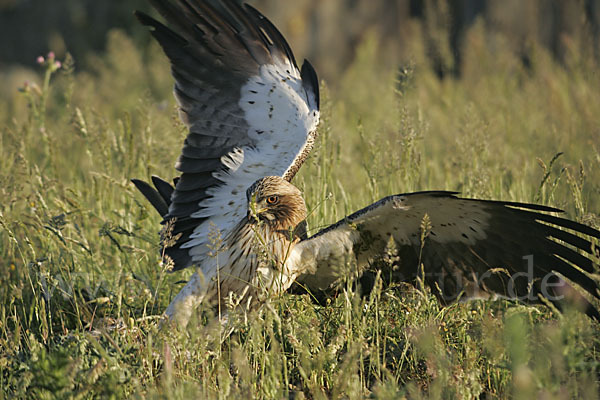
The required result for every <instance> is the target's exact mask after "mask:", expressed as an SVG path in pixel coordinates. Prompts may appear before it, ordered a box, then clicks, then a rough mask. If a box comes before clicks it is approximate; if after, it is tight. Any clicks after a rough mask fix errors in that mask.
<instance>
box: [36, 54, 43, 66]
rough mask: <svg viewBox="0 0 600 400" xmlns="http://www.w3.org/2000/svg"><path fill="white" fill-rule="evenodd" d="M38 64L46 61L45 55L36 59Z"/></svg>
mask: <svg viewBox="0 0 600 400" xmlns="http://www.w3.org/2000/svg"><path fill="white" fill-rule="evenodd" d="M36 61H37V63H38V64H43V63H44V61H45V60H44V57H43V56H38V58H37V59H36Z"/></svg>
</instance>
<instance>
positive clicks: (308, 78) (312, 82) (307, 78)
mask: <svg viewBox="0 0 600 400" xmlns="http://www.w3.org/2000/svg"><path fill="white" fill-rule="evenodd" d="M300 77H301V78H302V85H303V86H304V88H305V89H307V88H308V89H310V90H312V92H313V93H314V95H315V100H316V101H317V110H319V109H321V98H320V95H319V78H318V77H317V71H315V69H314V68H313V66H312V64H311V63H310V62H309V61H308V60H304V63H302V70H301V71H300ZM307 86H308V87H307Z"/></svg>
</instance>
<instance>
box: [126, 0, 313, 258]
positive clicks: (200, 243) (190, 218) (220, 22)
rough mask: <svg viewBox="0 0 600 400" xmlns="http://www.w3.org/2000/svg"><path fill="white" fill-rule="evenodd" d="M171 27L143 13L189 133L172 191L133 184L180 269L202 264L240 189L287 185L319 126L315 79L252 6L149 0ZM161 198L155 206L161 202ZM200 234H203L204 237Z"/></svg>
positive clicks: (227, 225)
mask: <svg viewBox="0 0 600 400" xmlns="http://www.w3.org/2000/svg"><path fill="white" fill-rule="evenodd" d="M150 2H151V3H152V5H153V6H154V8H156V9H157V10H158V11H159V12H160V14H162V16H163V17H164V18H165V19H166V20H167V21H168V22H169V24H170V25H171V26H172V28H173V29H170V28H167V27H166V26H165V25H163V24H162V23H160V22H158V21H156V20H155V19H153V18H151V17H149V16H148V15H146V14H143V13H141V12H137V13H136V16H137V17H138V19H139V20H140V21H141V22H142V23H143V24H144V25H147V26H150V27H152V28H153V29H152V35H153V36H154V37H155V38H156V39H157V40H158V42H159V43H160V45H161V46H162V48H163V50H164V51H165V53H166V55H167V56H168V57H169V59H170V61H171V70H172V74H173V76H174V78H175V97H176V99H177V102H178V103H179V106H180V110H181V111H180V115H181V118H182V120H183V121H184V122H185V123H186V125H187V126H188V127H189V135H188V136H187V138H186V139H185V143H184V146H183V151H182V154H181V156H180V157H179V160H178V161H177V164H176V165H175V168H176V169H177V170H179V171H180V172H181V177H180V178H179V179H178V180H177V181H176V184H175V188H174V189H173V188H170V185H169V184H168V183H166V182H164V181H162V180H160V179H156V178H155V179H153V181H154V183H155V186H156V189H155V188H152V187H151V186H150V185H148V184H145V183H143V182H141V181H134V183H135V184H136V186H137V187H138V188H139V189H140V190H141V191H142V193H144V195H146V197H148V199H149V200H151V202H152V204H153V205H154V206H155V207H156V208H157V210H159V212H161V211H164V209H165V207H166V208H167V212H166V213H161V214H162V215H163V217H164V222H166V221H169V220H172V219H175V222H174V225H173V227H172V230H171V232H170V235H171V236H173V237H175V238H177V240H176V243H175V245H172V246H168V247H166V249H165V252H166V254H167V255H168V256H169V257H170V258H171V259H173V261H174V262H175V268H174V269H180V268H184V267H187V266H190V265H192V264H193V263H197V262H199V261H201V260H202V259H204V257H205V256H206V253H207V251H208V246H210V243H208V241H209V239H208V238H209V237H215V236H216V235H215V234H214V233H215V232H216V231H218V232H220V234H221V236H223V237H224V236H225V235H227V234H228V233H229V232H230V230H231V229H232V228H233V227H234V226H235V224H236V223H237V222H239V220H240V219H241V218H243V217H244V216H245V215H246V211H247V210H246V208H247V207H246V204H247V201H246V189H247V188H248V187H249V186H250V185H251V184H252V183H253V182H255V181H256V180H257V179H259V178H262V177H264V176H268V175H278V176H282V177H284V178H285V179H287V180H288V181H289V180H291V179H292V178H293V176H294V175H295V173H296V172H297V171H298V168H299V167H300V165H301V164H302V163H303V161H304V159H305V158H306V156H307V155H308V153H309V151H310V150H311V148H312V144H313V142H314V139H315V135H316V127H317V124H318V121H319V87H318V81H317V77H316V73H315V71H314V70H313V68H312V66H311V65H310V64H309V63H308V62H307V61H305V62H304V64H303V66H302V70H301V71H300V70H299V69H298V67H297V65H296V61H295V59H294V55H293V54H292V51H291V49H290V47H289V46H288V44H287V43H286V41H285V39H284V38H283V36H282V35H281V33H279V31H278V30H277V28H275V27H274V26H273V25H272V24H271V23H270V22H269V21H268V20H267V19H266V18H265V17H264V16H263V15H262V14H260V13H259V12H258V11H257V10H255V9H254V8H252V7H250V6H248V5H244V6H240V5H239V4H238V3H237V2H236V1H234V0H222V1H216V0H214V1H213V0H205V1H202V0H171V1H168V0H164V1H163V0H150ZM161 199H162V200H161ZM209 234H212V236H211V235H209Z"/></svg>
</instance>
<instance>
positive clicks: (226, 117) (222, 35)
mask: <svg viewBox="0 0 600 400" xmlns="http://www.w3.org/2000/svg"><path fill="white" fill-rule="evenodd" d="M150 1H151V3H152V4H153V5H154V7H155V8H156V9H157V10H158V11H159V12H160V13H161V14H162V15H163V16H164V18H165V19H166V20H167V21H168V22H169V24H170V25H171V26H172V27H173V30H171V29H170V28H167V27H166V26H164V25H163V24H161V23H160V22H158V21H156V20H154V19H152V18H150V17H148V16H147V15H145V14H142V13H137V16H138V18H139V19H140V21H141V22H142V23H143V24H145V25H148V26H150V27H152V29H153V30H152V34H153V35H154V36H155V38H156V39H157V40H158V42H159V43H160V44H161V46H162V48H163V49H164V51H165V53H166V54H167V56H168V57H169V59H170V61H171V66H172V73H173V76H174V78H175V96H176V99H177V101H178V103H179V106H180V109H181V117H182V119H183V121H184V122H185V123H186V124H187V126H188V128H189V135H188V136H187V138H186V140H185V143H184V146H183V150H182V154H181V156H180V158H179V160H178V162H177V164H176V168H177V169H178V170H179V171H180V172H181V176H180V177H179V178H177V179H176V180H175V187H172V186H171V185H170V184H168V183H167V182H165V181H163V180H161V179H160V178H157V177H153V178H152V181H153V184H154V187H152V186H150V185H148V184H146V183H144V182H142V181H139V180H134V183H135V184H136V186H137V187H138V188H139V189H140V191H141V192H142V193H143V194H144V195H145V196H146V198H148V200H149V201H150V202H151V203H152V205H153V206H154V207H155V208H156V209H157V210H158V211H159V212H160V214H161V215H162V216H163V218H164V222H165V223H166V222H169V221H172V222H171V223H170V225H169V226H170V227H171V228H170V229H168V230H167V231H168V234H166V235H164V237H163V240H164V242H163V244H164V245H165V249H164V252H165V253H166V255H167V258H168V259H169V260H172V261H173V263H174V267H175V269H180V268H185V267H188V266H191V265H194V266H195V267H197V273H196V274H194V275H193V276H192V278H191V279H190V281H189V282H188V284H187V285H186V286H185V288H184V289H183V290H182V291H181V292H180V293H179V294H178V295H177V296H176V297H175V298H174V299H173V301H172V303H171V305H170V306H169V308H168V309H167V312H166V314H167V316H168V317H169V318H171V319H175V320H177V321H178V322H179V323H180V324H181V325H185V324H186V323H187V321H188V319H189V316H190V315H191V313H192V311H193V309H194V308H195V306H196V305H198V304H199V303H200V302H203V301H206V300H207V299H208V298H210V299H216V300H219V301H220V304H221V305H223V303H241V304H244V305H246V306H255V305H257V304H260V303H261V302H262V301H263V300H264V299H265V298H267V297H270V296H273V295H276V294H278V293H281V292H283V291H285V290H287V289H288V288H289V287H290V286H291V285H292V284H293V283H294V282H295V281H296V282H297V283H298V285H297V286H298V287H301V288H303V290H307V289H308V290H310V291H312V292H313V293H315V294H317V293H319V292H327V293H329V292H332V291H335V290H336V288H337V285H338V283H339V281H340V279H343V278H345V274H346V273H347V271H349V270H352V271H354V272H358V273H359V274H363V278H364V277H366V276H367V275H368V273H369V271H370V270H373V269H376V270H377V269H381V268H388V269H389V270H388V271H386V273H385V274H382V276H384V277H386V278H387V279H388V280H392V281H411V280H414V279H415V277H416V276H417V275H418V273H419V271H421V272H422V273H424V279H425V281H426V282H427V283H429V284H430V286H431V287H432V288H433V291H434V293H436V294H437V295H438V296H439V297H440V299H441V300H443V301H453V300H456V299H457V298H458V297H459V296H461V295H462V294H463V293H465V292H467V291H471V289H473V288H475V292H476V294H478V295H479V294H481V293H492V294H498V295H502V296H507V297H511V298H517V299H520V300H524V301H537V300H538V299H539V296H542V297H545V298H546V299H548V300H549V301H551V302H553V303H555V304H556V305H557V306H559V307H560V306H561V304H562V297H563V294H564V292H563V291H562V290H563V289H564V285H565V283H564V281H562V280H561V278H560V277H564V278H566V279H567V280H569V281H571V282H573V283H575V284H577V285H579V286H580V287H581V288H582V289H583V290H584V291H586V292H587V293H588V294H589V295H590V296H591V297H596V298H599V297H600V295H599V293H598V283H597V280H595V275H594V274H596V273H597V264H595V263H597V261H598V256H599V254H598V247H597V245H598V240H599V239H600V232H599V231H598V230H596V229H593V228H591V227H588V226H585V225H582V224H579V223H576V222H573V221H570V220H567V219H564V218H560V217H556V216H554V215H552V213H556V212H560V210H557V209H553V208H550V207H545V206H538V205H532V204H524V203H510V202H500V201H486V200H472V199H461V198H459V197H457V196H456V194H455V193H450V192H420V193H409V194H401V195H395V196H390V197H386V198H384V199H382V200H380V201H379V202H377V203H374V204H372V205H371V206H368V207H366V208H365V209H363V210H360V211H358V212H356V213H354V214H352V215H350V216H348V217H347V218H344V219H343V220H341V221H340V222H338V223H337V224H334V225H332V226H330V227H329V228H326V229H324V230H323V231H321V232H319V233H318V234H316V235H314V236H313V237H311V238H306V225H305V222H304V220H305V218H306V206H305V204H304V200H303V199H302V195H301V193H300V191H299V190H298V189H296V188H295V187H294V186H292V185H291V184H290V183H289V181H290V180H291V179H292V178H293V176H294V175H295V174H296V172H297V171H298V169H299V168H300V166H301V165H302V163H303V161H304V160H305V158H306V157H307V155H308V153H309V152H310V149H311V148H312V145H313V143H314V140H315V136H316V127H317V124H318V121H319V88H318V82H317V78H316V74H315V72H314V70H313V69H312V67H311V66H310V64H309V63H308V62H306V61H305V62H304V64H303V66H302V69H301V70H299V69H298V68H297V66H296V62H295V60H294V56H293V54H292V51H291V49H290V48H289V46H288V45H287V43H286V42H285V39H284V38H283V36H282V35H281V34H280V33H279V31H277V29H276V28H275V27H274V26H273V25H272V24H271V23H270V22H269V21H268V20H267V19H266V18H265V17H264V16H262V15H261V14H260V13H259V12H258V11H256V10H255V9H253V8H252V7H250V6H247V5H244V6H240V5H239V4H238V3H237V2H235V1H234V0H222V1H218V0H171V1H168V0H164V1H162V0H150ZM365 271H366V272H365ZM580 301H581V302H583V303H584V304H585V305H586V307H587V308H586V312H587V313H588V314H590V315H592V316H594V317H596V318H599V317H600V316H599V315H598V313H597V311H596V309H595V308H594V307H593V306H592V305H591V304H590V303H589V302H588V300H586V299H585V298H584V297H581V299H580Z"/></svg>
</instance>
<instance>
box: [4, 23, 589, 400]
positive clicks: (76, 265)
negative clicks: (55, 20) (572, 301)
mask: <svg viewBox="0 0 600 400" xmlns="http://www.w3.org/2000/svg"><path fill="white" fill-rule="evenodd" d="M478 29H482V27H478V28H475V29H474V30H473V31H472V32H471V36H470V37H469V40H468V41H467V43H468V48H467V50H466V57H465V66H464V70H465V72H464V77H463V78H462V79H458V80H453V79H446V80H443V81H440V80H438V79H437V78H436V77H435V74H434V73H433V72H432V71H431V69H430V68H429V67H428V65H427V63H426V61H424V58H423V57H422V56H419V54H421V53H422V49H420V47H419V44H418V43H416V44H415V54H416V56H415V60H414V62H411V63H407V64H406V65H402V66H399V67H398V68H394V69H390V68H389V67H387V66H382V65H379V64H378V62H377V54H378V51H379V50H378V48H377V45H376V43H377V41H376V39H375V38H368V39H367V40H366V41H365V42H364V43H363V45H362V46H361V48H360V49H359V50H358V52H357V58H356V61H355V62H354V64H353V65H352V66H351V67H350V68H349V69H348V70H347V71H346V72H345V73H344V76H343V77H342V79H341V80H340V82H338V83H336V84H335V85H332V86H334V87H332V88H330V87H328V85H327V82H324V83H323V84H322V91H323V102H322V104H323V110H322V116H323V119H322V123H321V126H320V139H319V142H318V144H317V147H316V149H315V151H314V153H313V155H312V156H311V158H310V159H309V160H308V161H307V163H306V164H305V166H304V167H303V168H302V170H301V172H300V174H299V176H298V177H297V178H296V180H295V183H296V185H298V186H299V187H300V188H301V189H302V190H303V191H304V194H305V197H306V200H307V205H308V207H309V210H311V212H310V216H309V226H310V228H311V231H312V232H314V231H317V230H318V229H319V228H320V227H323V226H327V225H328V224H330V223H333V222H335V221H336V220H337V219H339V218H341V217H343V216H344V215H345V214H347V213H350V212H352V211H355V210H357V209H358V208H360V207H363V206H365V205H367V204H369V203H371V202H372V201H374V200H377V199H378V198H380V197H383V196H385V195H388V194H391V193H398V192H406V191H414V190H425V189H448V190H460V191H461V192H462V193H463V195H465V196H478V197H483V198H496V199H502V200H516V201H537V202H541V203H546V204H551V205H555V206H558V207H562V208H565V209H566V210H567V211H568V213H569V216H570V217H572V218H574V219H577V220H580V221H583V222H585V223H587V224H590V225H594V226H598V221H599V219H598V213H599V211H600V197H599V195H600V153H599V148H598V146H599V145H598V143H599V141H598V138H600V125H599V123H598V112H599V111H600V95H599V94H598V90H597V88H598V87H600V82H599V80H600V75H599V74H598V73H597V71H598V65H597V64H596V63H595V62H593V61H592V60H590V59H588V58H586V56H585V54H579V53H577V51H576V50H575V49H573V55H572V58H571V59H572V60H573V62H572V63H571V64H568V65H557V64H556V63H554V61H553V60H552V59H551V58H550V56H548V55H547V54H546V53H545V52H544V50H542V49H536V50H535V51H534V52H533V54H532V57H533V58H532V65H533V67H532V68H531V69H527V68H524V67H523V66H522V65H521V64H520V63H519V60H518V59H516V58H515V57H514V56H513V55H512V54H511V52H510V51H509V50H507V49H503V47H502V43H499V44H498V46H496V48H495V50H494V52H493V53H492V52H491V50H489V49H487V48H486V45H485V43H483V42H482V41H481V37H482V36H483V35H482V34H481V32H480V31H478ZM497 40H501V38H498V39H497ZM108 49H109V50H108V52H107V54H106V55H104V56H102V57H98V59H97V60H96V61H95V65H96V69H95V70H94V71H88V72H81V73H74V72H73V67H72V62H71V61H69V60H61V61H62V62H63V65H66V67H65V68H62V69H61V70H59V71H55V72H54V73H53V75H52V79H51V84H50V86H49V88H44V85H43V83H42V82H43V80H42V79H43V77H44V74H45V73H46V72H45V70H44V68H43V67H40V70H39V71H38V72H39V77H38V79H39V80H40V81H39V83H38V84H37V86H36V85H35V84H34V83H33V82H31V83H29V84H28V86H27V87H24V91H23V92H22V93H19V94H16V93H15V95H14V96H11V97H10V98H6V99H2V100H1V101H2V102H3V103H2V104H0V110H10V113H9V112H7V111H0V117H1V118H2V119H1V120H2V124H1V125H0V132H1V136H0V144H1V148H0V152H1V157H0V196H1V198H2V201H1V202H0V254H2V255H3V257H2V258H1V259H0V267H1V269H0V272H1V274H0V297H1V302H0V349H1V350H0V370H1V371H2V372H1V373H0V382H1V386H2V389H3V391H4V394H5V395H11V397H12V396H14V397H18V398H31V396H33V397H36V398H52V397H54V396H56V397H73V398H91V397H111V396H115V397H124V396H132V395H134V394H135V395H139V396H142V397H165V398H193V397H197V398H204V397H222V398H226V397H233V396H240V397H241V396H243V397H244V398H245V397H249V396H253V397H262V398H281V397H290V396H297V398H302V397H309V398H310V397H312V398H327V397H330V398H362V397H366V396H373V397H377V398H392V397H401V396H406V397H410V398H421V397H430V398H440V397H443V398H469V397H476V396H479V395H481V394H484V395H485V396H486V398H505V397H510V396H514V397H516V398H521V397H522V398H532V397H536V396H538V397H544V398H574V397H587V398H596V397H597V392H598V383H597V379H598V378H597V376H598V370H599V366H598V361H597V360H598V359H599V357H598V351H599V349H600V347H599V346H600V343H599V338H600V335H599V331H598V325H597V324H596V323H593V322H592V321H590V320H589V319H587V318H586V317H585V316H583V315H581V314H579V313H577V312H569V311H568V312H566V313H565V314H564V315H556V314H554V313H553V312H552V311H551V310H549V309H548V308H545V307H535V308H534V307H525V306H522V305H518V304H514V303H508V302H497V303H494V302H483V301H481V302H473V303H466V304H455V305H451V306H449V307H446V308H443V307H442V306H441V305H440V304H439V303H438V302H437V301H436V300H435V298H434V297H433V296H432V295H431V293H430V292H429V291H428V289H427V288H423V287H420V286H419V285H418V284H417V285H416V288H415V287H412V286H409V285H406V286H400V287H392V288H385V289H382V288H381V287H379V286H377V285H376V289H375V290H374V291H373V292H372V293H371V294H370V295H369V296H367V297H364V298H362V297H360V296H359V295H358V294H357V293H356V292H355V290H354V289H353V285H352V282H351V280H350V279H349V281H348V283H347V285H346V288H347V290H346V291H345V292H343V293H342V294H340V296H338V297H337V298H335V299H334V300H332V301H331V302H330V303H329V304H327V305H326V306H319V305H315V304H314V303H313V302H312V301H311V300H310V298H309V297H308V296H294V295H288V294H286V295H283V296H281V297H279V298H276V299H273V300H272V301H271V302H269V303H268V304H266V305H265V306H264V307H263V308H262V309H261V310H260V311H257V312H253V313H250V314H249V315H237V316H234V317H233V318H234V322H233V323H234V325H235V326H236V331H235V332H234V333H233V334H232V335H231V336H230V337H229V338H228V339H227V340H226V341H225V342H224V343H222V344H221V342H220V335H219V333H218V329H219V325H218V324H217V323H216V321H215V320H214V319H213V318H211V317H210V311H209V310H206V312H205V313H204V314H200V315H198V317H197V319H196V320H194V323H192V324H191V328H190V329H189V331H187V332H184V333H176V332H172V331H168V330H162V331H161V330H159V328H158V316H159V315H160V314H161V312H162V311H163V310H164V309H165V308H166V306H167V304H168V303H169V300H170V299H171V298H172V296H173V295H174V294H175V293H176V292H177V291H178V290H179V288H180V287H181V283H180V282H178V281H181V280H185V279H186V277H187V276H188V275H189V273H190V271H186V272H183V273H176V274H168V273H167V272H166V271H164V269H162V268H161V267H160V265H159V254H158V247H159V243H158V234H157V232H158V230H159V217H158V215H155V213H154V210H153V209H152V208H151V206H150V205H149V204H147V203H146V202H145V201H144V200H143V198H142V196H141V195H139V194H138V193H136V191H135V189H134V187H133V185H131V184H130V182H129V179H130V178H132V177H137V178H147V177H148V176H149V175H150V174H157V175H161V176H162V177H164V178H166V179H170V178H172V177H173V176H174V174H175V171H174V169H173V163H174V160H175V159H176V157H177V156H178V153H179V151H180V145H181V142H182V140H183V137H184V136H185V129H184V127H183V126H182V124H181V123H180V122H179V121H178V119H177V110H176V108H175V104H174V101H173V100H172V96H171V84H172V83H171V78H170V76H169V74H168V65H167V63H166V62H165V60H164V59H163V58H162V57H161V56H159V53H160V52H159V50H158V49H157V48H153V51H152V52H150V53H149V54H148V55H141V54H140V53H139V52H138V51H137V50H136V49H135V48H134V46H133V45H132V44H131V42H130V41H129V40H128V39H127V37H125V36H123V35H122V34H120V33H118V32H116V33H113V34H112V35H111V41H110V44H109V47H108ZM125 55H126V56H125ZM558 153H562V155H561V156H557V154H558ZM552 160H553V162H551V161H552ZM236 318H237V320H235V319H236Z"/></svg>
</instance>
